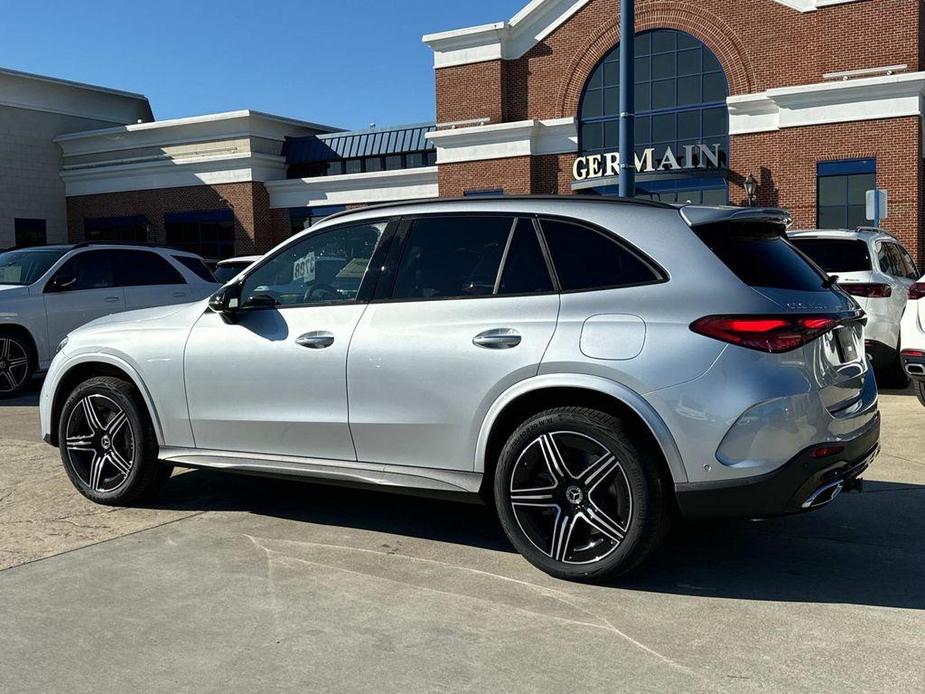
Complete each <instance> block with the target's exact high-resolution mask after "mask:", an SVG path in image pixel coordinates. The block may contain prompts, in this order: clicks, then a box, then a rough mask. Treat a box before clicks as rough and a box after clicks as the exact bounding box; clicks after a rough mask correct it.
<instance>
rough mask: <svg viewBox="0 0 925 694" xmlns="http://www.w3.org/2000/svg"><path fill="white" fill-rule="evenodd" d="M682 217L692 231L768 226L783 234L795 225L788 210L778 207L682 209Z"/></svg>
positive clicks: (690, 207) (691, 207)
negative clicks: (715, 226)
mask: <svg viewBox="0 0 925 694" xmlns="http://www.w3.org/2000/svg"><path fill="white" fill-rule="evenodd" d="M681 216H682V217H684V221H685V222H687V223H688V225H689V226H690V227H691V229H694V228H697V227H704V226H708V225H712V224H728V223H734V224H766V225H771V226H776V227H779V229H780V233H781V234H783V233H785V232H786V231H787V228H788V227H789V226H790V225H791V224H792V223H793V218H792V217H791V216H790V213H789V212H787V210H782V209H780V208H777V207H700V206H696V205H688V206H685V207H682V208H681Z"/></svg>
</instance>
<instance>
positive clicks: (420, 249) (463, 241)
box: [392, 216, 514, 299]
mask: <svg viewBox="0 0 925 694" xmlns="http://www.w3.org/2000/svg"><path fill="white" fill-rule="evenodd" d="M513 226H514V218H513V217H510V216H498V217H430V218H421V219H416V220H414V221H413V222H412V224H411V229H410V231H409V236H408V240H407V241H406V242H405V247H404V249H403V251H402V258H401V262H400V263H399V266H398V272H397V275H396V277H395V286H394V289H393V290H392V298H393V299H458V298H466V297H476V296H486V295H491V294H494V291H495V284H496V282H497V279H498V270H499V269H500V268H501V262H502V260H503V257H504V250H505V248H507V242H508V237H509V236H510V235H511V230H512V229H513Z"/></svg>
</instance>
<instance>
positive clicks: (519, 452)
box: [494, 407, 670, 582]
mask: <svg viewBox="0 0 925 694" xmlns="http://www.w3.org/2000/svg"><path fill="white" fill-rule="evenodd" d="M654 462H655V461H654V460H653V457H652V456H651V455H649V454H648V453H647V450H646V448H645V446H643V445H642V444H641V443H640V442H639V441H637V440H636V439H635V438H634V437H632V436H630V435H629V434H628V433H627V432H626V430H625V429H624V427H623V426H622V423H621V422H620V420H619V419H617V418H615V417H613V416H611V415H608V414H606V413H604V412H600V411H597V410H591V409H586V408H578V407H566V408H559V409H554V410H548V411H546V412H541V413H540V414H537V415H535V416H533V417H531V418H530V419H528V420H527V421H525V422H524V423H523V424H521V425H520V426H519V427H518V428H517V430H516V431H514V433H513V434H512V435H511V437H510V438H509V440H508V442H507V444H506V445H505V446H504V448H503V450H502V451H501V455H500V457H499V460H498V466H497V469H496V474H495V481H494V483H495V484H494V486H495V488H494V494H495V505H496V508H497V511H498V517H499V519H500V521H501V525H502V527H503V528H504V531H505V533H506V534H507V536H508V538H509V539H510V540H511V542H512V543H513V544H514V546H515V547H516V548H517V550H518V551H519V552H520V553H521V554H522V555H523V556H524V557H525V558H526V559H527V560H528V561H530V562H531V563H532V564H534V565H535V566H536V567H538V568H540V569H542V570H543V571H545V572H547V573H549V574H551V575H553V576H556V577H558V578H564V579H569V580H587V581H596V582H601V581H606V580H609V579H611V578H614V577H616V576H619V575H621V574H624V573H626V572H627V571H629V570H631V569H633V568H634V567H636V566H637V565H638V564H639V563H641V562H642V561H643V560H644V559H645V558H646V557H647V556H648V555H649V554H650V553H651V552H652V551H653V550H654V549H655V548H656V547H657V546H658V544H659V543H660V542H661V540H662V538H663V537H664V535H665V533H666V531H667V529H668V525H669V521H670V513H669V509H668V504H667V500H666V494H665V491H664V486H663V485H664V482H663V480H662V479H661V477H660V476H659V473H658V469H657V466H656V465H655V464H654Z"/></svg>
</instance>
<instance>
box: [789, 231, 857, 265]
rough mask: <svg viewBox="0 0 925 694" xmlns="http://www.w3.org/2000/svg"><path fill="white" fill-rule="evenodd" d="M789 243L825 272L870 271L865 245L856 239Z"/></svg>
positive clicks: (798, 240)
mask: <svg viewBox="0 0 925 694" xmlns="http://www.w3.org/2000/svg"><path fill="white" fill-rule="evenodd" d="M790 243H792V244H793V245H794V246H796V247H797V248H799V249H800V250H801V251H803V252H804V253H805V254H806V255H808V256H809V257H810V258H812V259H813V262H815V263H816V265H818V266H819V267H821V268H822V269H823V270H825V271H826V272H863V271H865V270H870V268H871V265H870V253H869V252H868V250H867V244H866V243H864V242H863V241H858V240H856V239H791V241H790Z"/></svg>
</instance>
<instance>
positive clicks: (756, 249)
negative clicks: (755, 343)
mask: <svg viewBox="0 0 925 694" xmlns="http://www.w3.org/2000/svg"><path fill="white" fill-rule="evenodd" d="M694 233H696V234H697V236H698V237H699V238H700V240H701V241H703V242H704V243H705V244H706V245H707V246H708V247H709V248H710V250H711V251H713V252H714V253H715V254H716V256H717V257H718V258H719V259H720V260H722V261H723V263H725V265H726V267H728V268H729V269H730V270H732V271H733V272H734V273H735V274H736V276H737V277H738V278H739V279H740V280H742V281H743V282H745V284H747V285H749V286H750V287H768V288H772V289H793V290H797V291H824V290H825V287H824V285H823V282H825V280H826V279H827V278H826V277H825V276H824V275H823V274H822V273H820V272H819V271H818V270H817V269H816V268H815V267H813V266H812V264H810V263H809V262H808V261H807V260H806V258H805V257H804V256H803V255H802V254H801V253H800V252H799V251H798V250H797V249H796V248H794V247H793V246H791V245H790V243H789V242H788V241H787V239H786V238H785V237H784V236H782V235H781V231H780V227H779V226H777V225H774V224H761V223H755V222H720V223H717V224H708V225H704V226H702V227H695V228H694Z"/></svg>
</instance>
